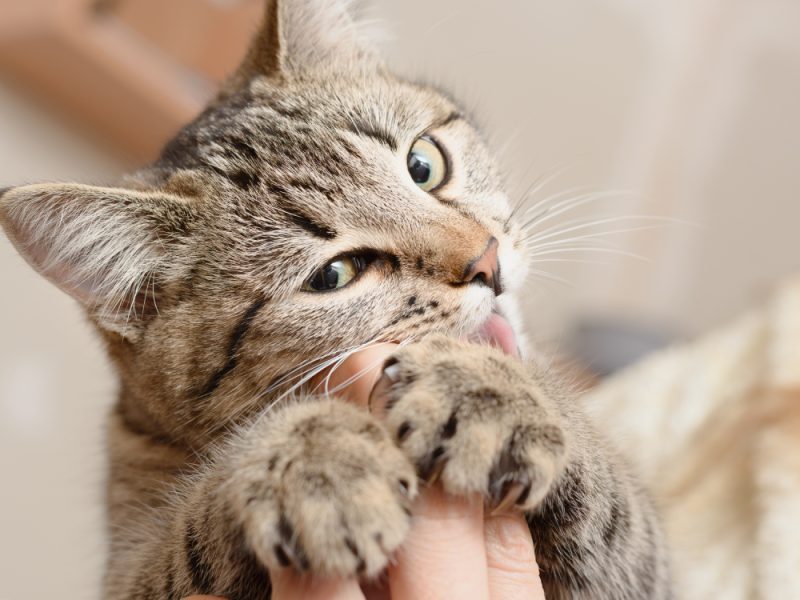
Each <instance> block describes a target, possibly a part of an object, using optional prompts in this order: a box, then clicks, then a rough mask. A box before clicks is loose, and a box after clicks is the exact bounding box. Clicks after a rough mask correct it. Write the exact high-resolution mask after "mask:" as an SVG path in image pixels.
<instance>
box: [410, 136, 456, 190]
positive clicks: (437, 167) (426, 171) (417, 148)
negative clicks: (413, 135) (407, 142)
mask: <svg viewBox="0 0 800 600" xmlns="http://www.w3.org/2000/svg"><path fill="white" fill-rule="evenodd" d="M408 172H409V174H410V175H411V179H413V180H414V183H416V184H417V185H418V186H419V187H420V188H421V189H422V190H423V191H425V192H432V191H433V190H435V189H436V188H438V187H439V186H440V185H442V183H444V181H445V179H446V178H447V160H446V159H445V157H444V152H442V150H441V148H439V145H438V144H437V143H436V142H435V141H434V140H433V138H431V137H430V136H427V135H423V136H422V137H420V138H417V141H416V142H414V145H413V146H411V150H410V152H409V153H408Z"/></svg>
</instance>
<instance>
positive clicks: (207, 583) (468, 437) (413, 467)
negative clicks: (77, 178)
mask: <svg viewBox="0 0 800 600" xmlns="http://www.w3.org/2000/svg"><path fill="white" fill-rule="evenodd" d="M347 4H348V3H347V2H341V1H336V0H272V1H270V2H268V3H267V10H266V18H265V21H264V26H263V28H262V30H261V32H260V33H259V35H258V36H257V38H256V41H255V42H254V44H253V46H252V47H251V49H250V51H249V53H248V55H247V58H246V59H245V61H244V63H243V65H242V67H241V68H240V69H239V71H238V72H237V73H236V74H234V76H233V77H232V78H231V79H230V80H229V81H228V82H227V84H226V85H225V86H224V87H223V89H222V90H221V92H220V94H219V96H218V98H217V99H216V100H215V101H214V102H212V103H211V104H210V105H209V107H208V108H207V109H206V110H205V111H204V112H203V113H202V114H201V115H199V116H198V117H197V119H195V120H194V121H193V122H192V123H190V124H188V125H187V126H186V127H185V128H184V129H183V130H182V131H180V132H179V133H178V135H177V136H176V137H175V139H173V140H172V141H171V142H170V143H169V144H168V145H167V146H166V148H165V149H164V151H163V153H162V155H161V156H160V158H159V159H158V160H157V161H155V162H154V163H153V164H152V165H150V166H148V167H147V168H145V169H143V170H141V171H140V172H138V173H135V174H133V175H132V176H130V177H129V178H127V179H126V180H125V181H123V182H122V183H121V184H120V186H119V187H115V188H96V187H88V186H78V185H37V186H26V187H20V188H14V189H12V190H10V191H6V192H4V193H3V194H2V195H0V222H2V224H3V226H4V228H5V230H6V232H7V233H8V235H9V237H10V238H11V240H12V241H13V242H14V243H15V245H16V246H17V248H18V249H19V251H20V252H21V253H22V254H23V256H25V258H26V259H27V260H28V261H29V262H30V263H31V264H32V265H33V267H34V268H36V269H37V270H39V271H40V272H41V273H42V274H43V275H45V276H46V277H48V278H49V279H50V280H52V281H54V282H55V283H56V284H57V285H59V286H61V287H62V288H63V289H64V290H65V291H67V292H68V293H70V294H72V295H73V296H75V297H76V298H77V299H78V300H79V301H80V302H82V303H83V304H84V305H85V306H86V308H87V311H88V313H89V315H90V317H91V319H92V322H93V323H94V325H95V326H96V328H97V331H98V332H99V334H100V335H101V337H102V339H103V340H104V342H105V344H106V346H107V349H108V353H109V356H110V357H111V360H112V362H113V364H114V365H115V367H116V369H117V372H118V374H119V379H120V389H119V400H118V403H117V406H116V409H115V411H114V413H113V414H112V416H111V417H110V432H109V446H110V448H109V450H110V456H111V472H110V478H109V486H108V505H109V516H110V522H111V534H110V535H111V553H110V556H109V562H108V570H107V576H106V584H105V594H104V597H106V598H109V599H111V600H118V599H123V598H126V599H127V598H139V599H142V600H154V599H177V598H180V597H182V596H184V595H187V594H189V593H193V592H194V593H213V594H219V595H227V596H228V597H230V598H233V599H236V600H246V599H248V598H254V599H255V598H264V597H266V595H268V593H269V589H270V584H269V576H268V572H267V569H268V568H273V569H274V568H281V567H283V566H285V565H288V564H293V565H294V566H295V567H297V568H299V569H305V570H309V571H311V572H313V573H316V574H320V575H347V574H351V573H360V574H362V575H364V576H365V577H372V576H375V575H377V574H378V573H380V572H381V570H382V569H383V568H384V567H385V565H386V562H387V560H388V559H389V557H390V556H391V554H392V552H393V551H394V550H395V549H396V548H397V547H398V545H399V544H400V543H402V540H403V538H404V536H405V533H406V531H407V529H408V526H409V518H410V516H409V514H410V512H409V503H410V502H411V501H412V499H413V497H414V495H415V494H416V490H417V479H418V477H419V476H420V475H422V476H426V477H429V476H433V474H434V473H436V474H438V475H440V476H441V477H442V481H443V483H444V485H445V487H447V488H448V489H449V490H450V491H452V492H455V493H466V492H469V491H479V492H482V493H484V494H485V495H486V497H487V502H489V503H496V502H498V501H501V500H502V499H503V495H504V494H505V493H507V491H508V489H509V484H510V483H514V482H517V483H520V482H521V484H522V485H523V486H524V487H525V492H524V493H523V494H522V495H521V496H520V497H519V498H518V499H517V500H518V504H519V505H520V506H521V507H522V508H524V509H525V510H526V511H527V514H528V516H529V522H530V524H531V531H532V535H533V536H534V539H535V541H536V548H537V555H538V559H539V562H540V565H541V569H542V576H543V579H544V581H545V585H546V588H547V590H548V597H552V598H601V597H606V598H645V597H650V598H668V597H669V596H670V585H669V581H668V577H667V569H666V566H665V561H664V555H665V550H664V546H663V542H662V540H661V537H660V534H659V526H658V522H657V519H656V517H655V514H654V512H653V510H652V508H651V507H650V504H649V502H648V500H647V498H646V495H645V494H644V493H643V492H642V491H641V489H640V488H639V486H638V484H637V483H636V480H635V478H634V477H633V476H632V475H630V474H629V472H628V470H627V468H626V466H625V464H624V462H623V461H622V460H621V459H619V458H618V457H616V455H615V453H614V451H613V450H612V449H611V448H610V446H609V445H608V444H607V443H605V442H603V441H602V439H601V437H600V436H599V435H598V434H597V433H595V432H594V431H593V429H592V427H591V426H590V425H589V424H588V423H587V422H586V420H585V419H584V418H583V417H582V416H581V415H580V414H579V413H578V412H577V411H576V409H575V407H574V406H573V405H572V402H571V401H570V399H571V395H570V394H568V393H566V392H565V391H564V390H562V389H561V388H560V387H559V386H558V385H556V384H554V383H553V382H548V378H547V377H546V376H545V374H544V373H542V372H540V371H539V370H537V369H536V368H535V366H534V365H531V366H530V367H529V368H528V369H527V370H525V369H523V366H522V365H521V364H520V363H519V361H517V360H516V359H512V358H509V357H507V356H503V355H500V354H498V353H496V352H494V351H491V350H488V349H486V348H483V347H478V346H469V345H461V344H458V343H456V342H454V341H453V339H452V338H456V337H459V336H462V335H464V334H467V333H470V332H473V331H474V330H475V329H476V328H477V327H478V326H479V324H480V323H482V322H484V321H485V320H486V319H487V318H488V316H489V315H490V314H491V311H492V310H493V309H494V308H495V307H496V306H498V305H499V307H500V309H501V310H502V311H503V312H504V313H505V314H506V315H509V316H510V317H511V316H513V315H516V314H517V313H518V310H517V306H516V300H515V298H516V294H518V293H519V290H520V286H521V284H522V282H523V281H524V279H525V272H526V266H525V265H526V261H525V257H524V255H523V252H522V251H523V248H524V243H523V240H522V238H521V233H520V229H519V227H518V226H517V225H516V224H515V223H514V222H513V221H511V220H510V215H511V211H510V207H509V202H508V199H507V197H506V195H505V194H504V192H503V189H502V184H501V181H500V178H499V176H498V174H497V171H496V169H495V167H494V166H493V163H492V160H491V158H490V155H489V152H488V150H487V149H486V146H485V144H484V143H483V141H482V138H481V136H480V134H479V133H478V132H477V131H476V129H475V128H474V126H473V124H472V123H471V122H470V120H469V118H467V117H466V116H465V115H464V113H463V112H462V111H461V110H460V109H459V107H458V106H457V105H456V104H455V103H454V102H453V101H452V100H451V99H449V98H448V97H446V96H445V95H443V94H442V93H440V92H439V91H437V90H434V89H430V88H427V87H424V86H419V85H414V84H411V83H408V82H405V81H402V80H400V79H397V78H395V77H394V76H392V75H391V74H390V73H389V72H388V71H387V70H386V69H385V67H384V66H383V65H382V64H381V62H380V61H379V60H378V59H377V58H376V55H375V53H374V52H373V51H372V50H371V49H370V48H369V47H368V46H366V45H365V44H363V43H362V42H360V41H359V40H360V38H359V31H360V27H359V26H358V25H357V24H356V23H355V22H354V21H353V20H352V19H351V17H350V16H349V15H350V13H349V12H348V10H347V9H348V7H347ZM423 133H427V134H429V135H431V136H433V137H434V138H435V139H436V140H438V142H439V143H440V145H441V146H442V147H443V148H444V149H445V151H446V153H447V155H448V161H449V166H450V176H449V179H448V180H447V183H446V185H444V186H443V187H441V188H440V189H438V190H436V191H435V192H433V193H432V194H428V193H425V192H423V191H422V190H420V189H419V188H418V187H416V186H415V185H414V183H413V182H412V181H411V179H410V178H409V175H408V172H407V167H406V155H407V153H408V149H409V148H410V146H411V144H412V143H413V142H414V140H415V139H416V138H418V137H419V136H420V135H422V134H423ZM493 238H495V239H496V240H497V241H498V256H499V264H500V269H499V270H498V277H499V273H500V272H501V273H502V285H501V284H500V282H499V281H497V282H494V283H495V285H493V286H491V287H489V286H487V285H481V284H480V282H478V283H477V284H475V285H471V284H470V285H468V283H469V282H468V281H466V280H465V273H467V272H468V271H469V269H468V267H469V265H471V264H473V263H474V261H475V259H476V258H477V257H479V256H480V255H481V254H482V253H483V251H484V249H485V248H487V245H488V244H489V243H490V241H491V240H492V239H493ZM491 243H493V242H491ZM355 251H358V252H362V253H368V254H369V256H371V257H372V259H373V260H372V262H371V265H370V267H369V269H368V270H367V271H366V272H365V273H364V274H363V275H362V276H361V277H360V278H358V280H356V281H355V282H354V283H353V284H352V285H350V286H348V287H346V288H344V289H342V290H339V291H337V292H335V293H325V294H316V295H314V294H309V293H307V292H304V291H302V290H301V288H302V285H303V283H304V282H305V281H306V280H307V279H308V278H309V277H310V276H311V275H312V274H313V273H314V272H315V271H316V270H317V269H318V268H320V267H321V266H323V265H324V264H326V263H327V262H328V261H330V260H331V259H332V258H333V257H336V256H338V255H341V254H343V253H348V252H355ZM501 291H503V293H502V295H500V296H499V297H497V298H495V294H496V293H499V292H501ZM515 329H516V330H517V331H518V332H521V324H520V323H515ZM433 334H439V335H438V336H436V335H433ZM442 335H443V336H445V337H441V336H442ZM520 339H521V338H520ZM379 340H395V341H398V340H405V341H409V340H417V341H416V343H412V344H410V345H408V346H406V347H405V348H404V349H403V350H401V351H400V352H399V353H398V355H397V357H396V359H395V360H396V363H397V364H398V365H399V367H398V368H400V367H402V369H404V371H402V372H403V373H406V374H407V375H408V374H412V375H409V376H408V377H407V379H406V380H404V383H403V385H402V386H398V387H395V388H392V389H393V390H394V391H393V392H392V393H393V394H394V397H393V400H392V409H391V410H390V412H389V418H388V419H387V422H386V423H379V422H377V421H375V420H374V419H373V417H372V416H370V415H369V414H366V413H364V412H362V411H359V410H357V409H356V408H354V407H350V406H347V405H344V404H342V403H339V402H336V401H332V400H330V399H327V398H324V397H321V396H320V395H318V394H317V395H315V394H313V393H312V392H311V391H309V389H308V386H305V387H304V386H298V385H296V384H299V383H302V382H303V377H304V376H305V375H306V374H307V373H308V372H309V371H310V370H312V369H313V368H314V367H315V366H319V365H320V364H321V363H322V362H323V361H324V360H325V359H331V360H336V359H337V358H338V357H340V356H342V355H343V353H346V352H348V351H352V350H355V349H358V348H361V347H364V345H367V344H369V343H371V342H374V341H379ZM403 386H405V387H403ZM404 390H405V391H404ZM421 398H422V399H424V401H422V402H421V401H420V399H421ZM420 402H421V403H420ZM420 417H422V422H416V421H415V419H416V418H420ZM423 424H424V426H423ZM479 430H480V431H483V433H481V435H486V436H489V437H488V438H486V439H487V440H489V442H491V443H490V446H491V448H492V451H491V452H486V453H483V454H481V453H475V451H474V444H472V440H474V439H475V437H474V436H475V435H477V433H475V432H477V431H479ZM487 432H488V433H487Z"/></svg>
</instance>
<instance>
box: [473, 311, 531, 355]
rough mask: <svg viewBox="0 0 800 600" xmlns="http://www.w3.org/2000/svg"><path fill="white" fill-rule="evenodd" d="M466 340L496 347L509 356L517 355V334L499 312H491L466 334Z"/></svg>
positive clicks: (518, 353)
mask: <svg viewBox="0 0 800 600" xmlns="http://www.w3.org/2000/svg"><path fill="white" fill-rule="evenodd" d="M467 340H468V341H470V342H473V343H476V344H485V345H487V346H492V347H494V348H498V349H500V350H502V351H503V352H505V353H506V354H508V355H509V356H516V357H519V355H520V352H519V346H518V344H517V336H516V335H515V334H514V329H513V328H512V327H511V324H510V323H509V322H508V320H507V319H506V318H505V317H504V316H503V315H501V314H500V313H499V312H497V311H495V312H493V313H492V314H491V315H490V316H489V318H488V319H486V321H484V322H483V325H481V326H480V327H478V329H476V330H475V331H474V332H473V333H471V334H470V335H468V336H467Z"/></svg>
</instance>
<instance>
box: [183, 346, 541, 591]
mask: <svg viewBox="0 0 800 600" xmlns="http://www.w3.org/2000/svg"><path fill="white" fill-rule="evenodd" d="M395 348H396V347H395V346H393V345H391V344H383V345H378V346H373V347H371V348H369V349H367V350H364V351H362V352H359V353H358V354H355V355H353V356H352V357H350V358H349V359H348V360H347V361H346V362H345V363H343V364H342V365H341V367H339V368H338V369H336V371H335V372H333V373H331V374H330V376H329V377H328V378H327V380H326V382H325V385H327V387H328V388H329V389H332V390H334V389H336V390H337V393H338V395H340V396H342V397H344V398H346V399H347V400H349V401H351V402H354V403H356V404H358V405H361V406H364V407H366V406H367V403H368V401H369V397H370V393H371V391H372V389H373V387H374V385H375V383H376V381H377V380H378V378H379V377H380V374H381V366H382V364H383V362H384V360H385V359H386V358H387V357H388V356H389V355H391V354H392V353H393V351H394V350H395ZM345 384H347V385H345ZM339 388H342V389H339ZM370 409H371V410H372V411H373V412H374V413H375V414H376V415H377V416H379V417H380V415H381V411H382V407H380V406H373V407H370ZM270 575H271V578H272V585H273V592H272V598H273V600H295V599H297V600H299V599H305V600H388V599H389V598H391V599H392V600H412V599H413V600H416V599H419V598H423V599H427V598H430V599H436V598H462V599H465V600H499V599H503V600H515V599H517V598H520V599H522V598H524V599H526V600H531V599H533V600H541V599H543V598H544V592H543V590H542V586H541V583H540V581H539V576H538V568H537V566H536V560H535V556H534V549H533V542H532V540H531V535H530V532H529V530H528V526H527V524H526V523H525V520H524V518H523V517H522V515H521V514H519V513H513V514H499V515H488V514H484V507H483V502H482V499H481V498H478V497H474V498H454V497H450V496H447V495H446V494H445V493H444V492H443V491H442V490H441V489H440V488H439V487H438V486H436V487H433V488H429V489H426V490H423V491H422V494H421V495H420V497H419V498H418V499H417V501H416V503H415V505H414V508H413V521H412V527H411V531H410V533H409V536H408V538H407V539H406V540H405V542H404V543H403V546H402V547H401V549H400V550H399V552H398V554H397V556H396V560H395V562H394V564H392V565H391V566H390V567H389V569H388V572H387V576H386V577H385V578H384V579H383V580H382V581H381V582H379V583H376V584H372V585H364V584H362V583H360V582H358V581H357V580H356V579H344V580H318V579H312V578H309V577H307V576H303V575H300V574H297V573H295V572H294V571H292V570H291V569H282V570H280V571H275V572H272V573H270ZM187 600H212V598H211V597H209V596H194V597H192V598H190V599H187ZM217 600H218V599H217ZM233 600H235V599H233Z"/></svg>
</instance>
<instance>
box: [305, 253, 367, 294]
mask: <svg viewBox="0 0 800 600" xmlns="http://www.w3.org/2000/svg"><path fill="white" fill-rule="evenodd" d="M365 266H366V265H365V261H364V259H362V258H359V257H357V256H346V257H343V258H337V259H336V260H334V261H331V262H329V263H328V264H327V265H325V266H324V267H322V268H321V269H320V270H319V271H317V272H316V273H314V274H313V275H312V276H311V279H309V280H308V281H306V282H305V284H303V291H306V292H329V291H331V290H338V289H339V288H343V287H344V286H346V285H347V284H348V283H350V282H351V281H353V279H355V278H356V277H357V276H358V275H359V274H360V273H361V272H362V271H363V270H364V268H365Z"/></svg>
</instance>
